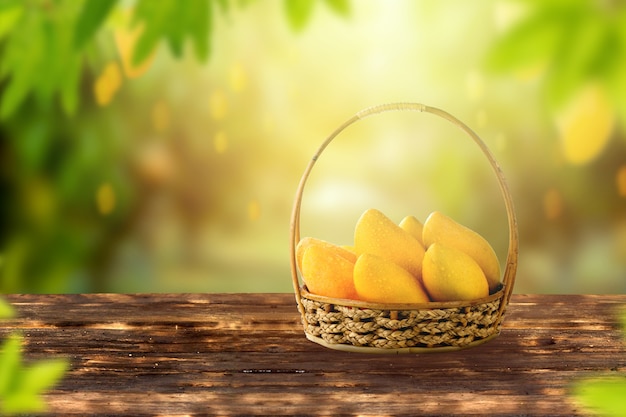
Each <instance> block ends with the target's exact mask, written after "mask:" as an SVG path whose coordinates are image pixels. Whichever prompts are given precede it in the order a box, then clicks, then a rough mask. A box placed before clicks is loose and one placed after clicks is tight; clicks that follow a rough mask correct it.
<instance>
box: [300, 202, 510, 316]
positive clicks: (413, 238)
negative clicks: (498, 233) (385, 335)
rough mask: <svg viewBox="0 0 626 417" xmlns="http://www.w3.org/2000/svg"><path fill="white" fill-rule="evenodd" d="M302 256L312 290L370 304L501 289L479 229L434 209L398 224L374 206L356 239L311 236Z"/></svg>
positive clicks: (468, 296) (465, 296) (459, 297)
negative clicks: (348, 242)
mask: <svg viewBox="0 0 626 417" xmlns="http://www.w3.org/2000/svg"><path fill="white" fill-rule="evenodd" d="M296 263H297V266H298V268H299V270H300V273H301V276H302V279H303V281H304V283H305V284H306V287H307V289H308V291H309V292H311V293H313V294H318V295H322V296H326V297H332V298H341V299H352V300H362V301H366V302H372V303H385V304H389V303H392V304H393V303H403V304H404V303H426V302H431V301H465V300H475V299H479V298H483V297H487V296H488V295H489V294H490V293H493V292H495V291H497V290H498V289H499V288H500V262H499V261H498V257H497V255H496V253H495V251H494V250H493V248H492V247H491V245H490V244H489V243H488V242H487V241H486V240H485V239H484V238H483V237H482V236H481V235H479V234H478V233H476V232H475V231H473V230H471V229H469V228H467V227H465V226H463V225H461V224H459V223H457V222H456V221H454V220H453V219H451V218H450V217H448V216H446V215H444V214H442V213H440V212H438V211H435V212H433V213H431V214H430V215H429V216H428V217H427V219H426V220H425V221H424V223H423V224H422V223H421V222H420V221H419V220H418V219H417V218H415V217H414V216H407V217H405V218H404V219H403V220H402V221H401V222H400V223H399V224H395V223H394V222H393V221H392V220H391V219H389V218H388V217H387V216H386V215H385V214H383V213H382V212H381V211H379V210H376V209H369V210H366V211H365V212H364V213H363V214H362V215H361V217H360V218H359V220H358V221H357V224H356V227H355V230H354V245H353V246H339V245H336V244H333V243H330V242H327V241H324V240H321V239H316V238H313V237H305V238H303V239H301V240H300V242H298V244H297V246H296Z"/></svg>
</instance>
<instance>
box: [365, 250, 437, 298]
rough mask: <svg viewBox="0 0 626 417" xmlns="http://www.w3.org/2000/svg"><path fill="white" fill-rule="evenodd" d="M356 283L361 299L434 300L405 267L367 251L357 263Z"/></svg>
mask: <svg viewBox="0 0 626 417" xmlns="http://www.w3.org/2000/svg"><path fill="white" fill-rule="evenodd" d="M354 286H355V288H356V292H357V294H358V297H359V299H361V300H364V301H368V302H372V303H427V302H429V301H430V300H429V299H428V295H427V294H426V292H425V291H424V288H423V287H422V285H421V284H420V282H419V280H418V279H417V278H415V277H414V276H413V275H412V274H411V273H409V272H408V271H407V270H405V269H404V268H402V267H400V266H398V265H397V264H395V263H393V262H391V261H388V260H386V259H383V258H380V257H378V256H376V255H372V254H369V253H364V254H362V255H360V256H359V257H358V258H357V261H356V263H355V264H354Z"/></svg>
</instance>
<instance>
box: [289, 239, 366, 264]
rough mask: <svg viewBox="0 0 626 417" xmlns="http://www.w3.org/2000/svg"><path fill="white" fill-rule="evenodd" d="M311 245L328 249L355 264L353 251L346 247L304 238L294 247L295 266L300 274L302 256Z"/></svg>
mask: <svg viewBox="0 0 626 417" xmlns="http://www.w3.org/2000/svg"><path fill="white" fill-rule="evenodd" d="M312 245H319V246H325V247H327V248H329V250H331V251H334V252H335V253H336V254H337V255H339V256H342V257H344V258H346V259H347V260H348V261H350V262H352V263H354V262H356V255H355V254H354V251H351V250H349V249H348V248H349V247H348V246H338V245H335V244H333V243H330V242H327V241H325V240H322V239H317V238H314V237H305V238H302V239H300V241H299V242H298V244H297V245H296V265H298V268H299V269H300V272H302V256H303V255H304V252H305V251H306V250H307V249H308V248H309V247H310V246H312Z"/></svg>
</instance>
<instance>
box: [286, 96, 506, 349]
mask: <svg viewBox="0 0 626 417" xmlns="http://www.w3.org/2000/svg"><path fill="white" fill-rule="evenodd" d="M390 111H417V112H424V113H431V114H434V115H437V116H440V117H442V118H444V119H446V120H448V121H449V122H451V123H453V124H454V125H456V126H458V127H459V128H461V129H462V130H463V131H464V132H465V133H467V134H468V135H469V136H470V138H472V139H473V141H474V142H475V143H476V144H477V145H478V146H479V147H480V149H481V150H482V152H483V154H484V155H485V157H486V158H487V160H488V161H489V163H490V164H491V166H492V168H493V170H494V173H495V175H496V176H497V178H498V183H499V185H500V190H501V192H502V196H503V198H504V204H505V207H506V212H507V217H508V228H509V249H508V254H507V260H506V266H505V269H504V274H503V278H502V283H501V285H500V287H499V288H498V289H497V290H496V291H495V292H494V293H492V294H490V295H489V296H487V297H485V298H481V299H477V300H472V301H451V302H430V303H421V304H378V303H369V302H364V301H357V300H346V299H336V298H330V297H324V296H320V295H317V294H312V293H310V292H309V291H308V290H307V288H306V286H305V285H301V283H300V279H299V275H298V268H297V264H296V255H295V251H296V246H297V244H298V242H299V241H300V207H301V203H302V194H303V191H304V186H305V184H306V181H307V179H308V177H309V174H310V172H311V170H312V168H313V166H314V165H315V162H316V161H317V159H318V158H319V156H320V155H321V153H322V152H323V151H324V149H325V148H326V146H328V144H329V143H330V142H331V141H332V140H333V139H334V138H335V137H336V136H337V135H339V133H341V132H342V131H343V130H344V129H346V128H347V127H348V126H350V125H352V124H354V123H355V122H357V121H359V120H361V119H364V118H366V117H369V116H372V115H376V114H380V113H384V112H390ZM290 255H291V275H292V280H293V287H294V292H295V297H296V302H297V305H298V310H299V312H300V315H301V318H302V324H303V326H304V332H305V335H306V337H307V339H309V340H311V341H313V342H315V343H318V344H320V345H322V346H325V347H328V348H331V349H336V350H343V351H350V352H363V353H421V352H441V351H450V350H459V349H465V348H470V347H473V346H477V345H479V344H482V343H484V342H487V341H489V340H491V339H493V338H494V337H496V336H498V334H499V333H500V328H501V325H502V322H503V320H504V313H505V311H506V307H507V305H508V303H509V300H510V297H511V294H512V293H513V286H514V282H515V274H516V270H517V255H518V231H517V220H516V217H515V211H514V208H513V201H512V198H511V195H510V193H509V190H508V187H507V184H506V181H505V179H504V175H503V174H502V170H501V169H500V166H499V164H498V163H497V161H496V160H495V158H494V156H493V155H492V153H491V151H490V150H489V149H488V148H487V146H486V145H485V143H484V142H483V141H482V140H481V139H480V138H479V137H478V135H476V133H474V132H473V131H472V130H471V129H470V128H469V127H467V126H466V125H465V124H464V123H462V122H461V121H460V120H458V119H456V118H455V117H454V116H452V115H450V114H449V113H447V112H445V111H443V110H440V109H437V108H434V107H429V106H426V105H423V104H418V103H390V104H383V105H379V106H374V107H370V108H367V109H365V110H362V111H360V112H358V113H356V114H355V115H354V116H352V117H351V118H350V119H348V120H347V121H346V122H344V123H343V124H342V125H341V126H339V127H338V128H337V129H336V130H335V131H334V132H333V133H332V134H331V135H330V136H329V137H328V138H326V140H325V141H324V142H323V143H322V144H321V146H320V147H319V148H318V150H317V152H316V153H315V154H314V155H313V157H312V158H311V160H310V162H309V164H308V165H307V167H306V169H305V171H304V174H303V175H302V178H301V180H300V184H299V186H298V189H297V191H296V196H295V200H294V205H293V211H292V215H291V225H290Z"/></svg>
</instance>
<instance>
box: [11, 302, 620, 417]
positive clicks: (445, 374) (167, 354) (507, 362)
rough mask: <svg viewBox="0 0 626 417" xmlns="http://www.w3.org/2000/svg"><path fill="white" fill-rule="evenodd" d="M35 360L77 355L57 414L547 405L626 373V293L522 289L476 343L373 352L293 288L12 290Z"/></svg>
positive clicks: (538, 411)
mask: <svg viewBox="0 0 626 417" xmlns="http://www.w3.org/2000/svg"><path fill="white" fill-rule="evenodd" d="M6 298H7V299H8V300H9V301H10V302H11V303H12V304H13V306H14V307H15V309H16V310H17V314H18V317H17V318H15V319H13V320H11V321H5V322H0V338H4V337H5V336H6V335H7V334H9V333H10V332H13V331H15V330H20V331H21V332H22V334H23V335H24V337H25V339H26V346H25V347H24V355H25V357H26V358H27V359H28V360H39V359H43V358H48V357H66V358H68V359H69V361H70V363H71V370H70V371H69V372H68V374H67V375H66V376H65V378H64V379H63V380H62V382H61V383H60V384H59V385H57V387H56V388H55V389H54V390H53V391H51V392H49V393H48V394H47V395H46V396H45V400H46V401H47V403H48V406H49V411H50V413H51V415H58V416H76V415H81V416H84V415H98V416H100V415H101V416H117V415H120V416H121V415H124V416H166V415H167V416H201V415H207V416H214V415H328V416H342V415H346V416H357V415H363V416H365V415H384V416H408V415H436V416H446V415H453V414H454V415H480V416H486V415H516V416H517V415H528V416H532V415H541V416H571V415H577V414H580V413H582V412H583V410H581V408H580V407H579V406H578V405H577V404H576V402H575V401H574V400H573V399H572V398H571V396H570V395H569V389H570V387H571V384H572V383H573V382H575V381H577V380H580V378H584V377H589V376H593V375H596V373H598V372H601V373H609V374H613V375H618V374H619V375H625V374H626V347H625V344H624V339H623V334H622V332H621V329H620V318H619V317H620V314H621V313H620V311H622V312H623V311H624V310H623V309H624V307H626V295H606V296H592V295H567V296H551V295H514V296H513V298H512V301H511V304H510V305H509V309H508V311H507V315H506V318H505V322H504V326H503V330H502V333H501V335H500V336H499V337H497V338H496V339H494V340H492V341H490V342H488V343H486V344H484V345H481V346H478V347H475V348H471V349H467V350H462V351H457V352H447V353H436V354H407V355H368V354H361V353H347V352H340V351H335V350H331V349H327V348H324V347H321V346H319V345H317V344H315V343H312V342H309V341H308V340H306V339H305V336H304V333H303V331H302V327H301V325H300V317H299V314H298V312H297V310H296V306H295V300H294V297H293V295H292V294H141V295H139V294H138V295H126V294H91V295H9V296H6Z"/></svg>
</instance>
